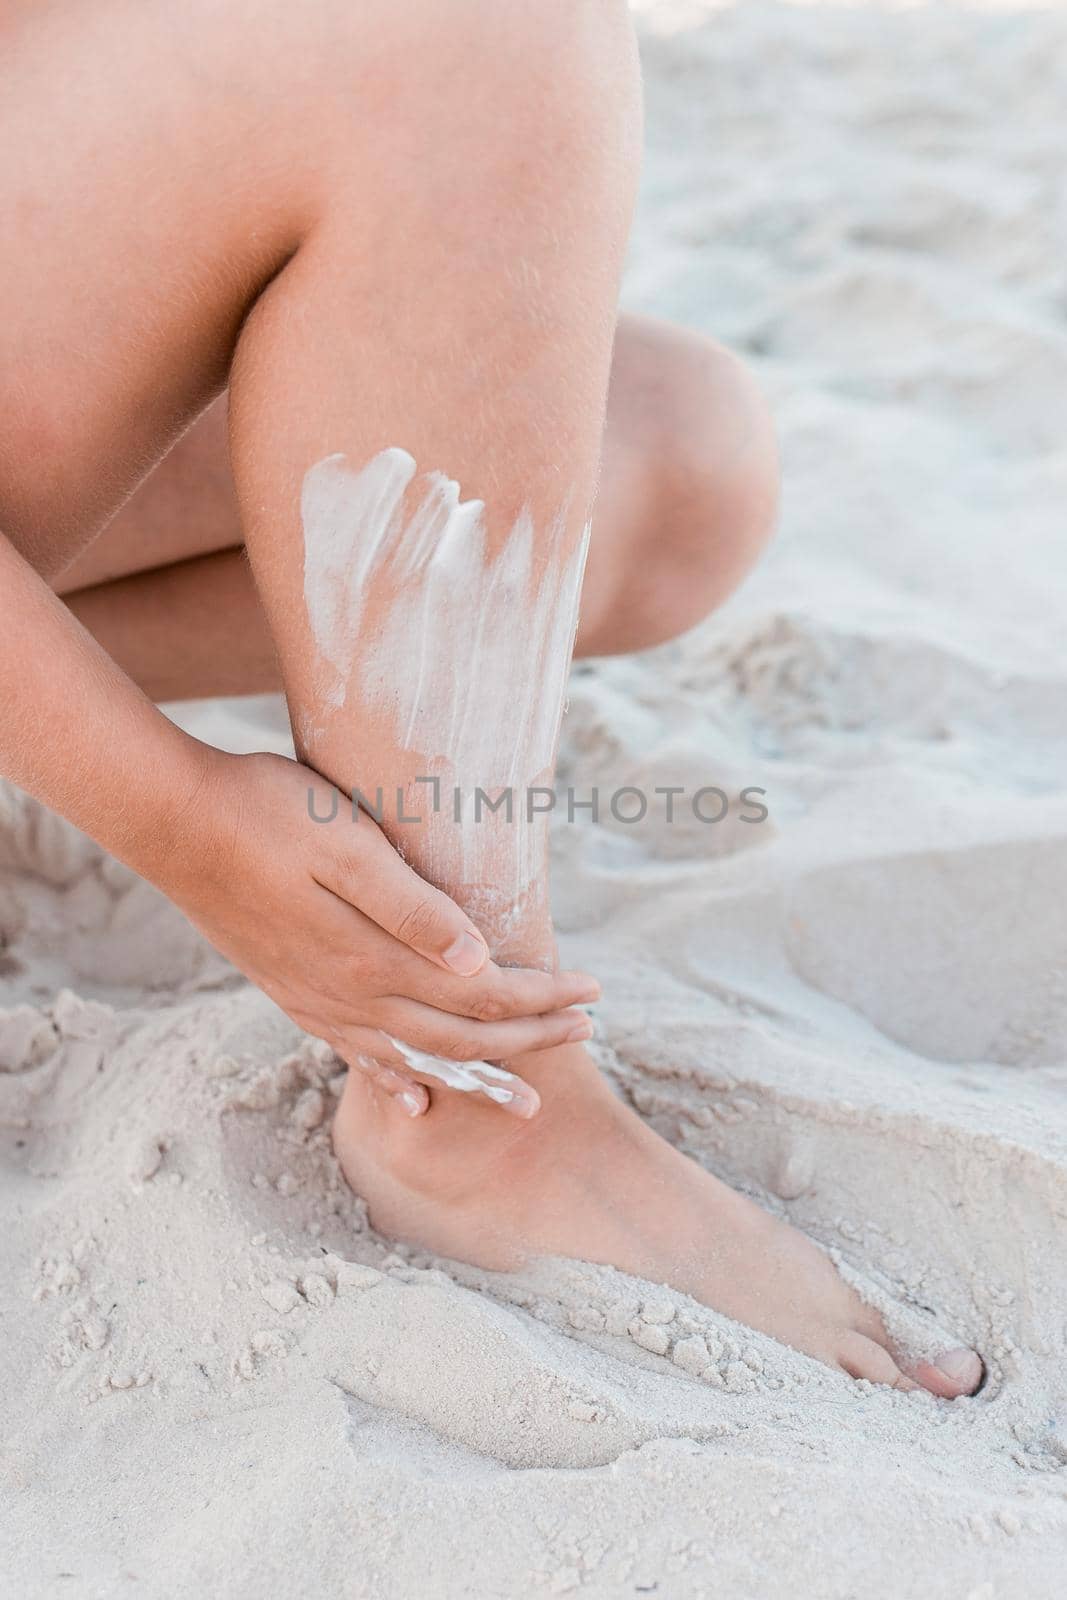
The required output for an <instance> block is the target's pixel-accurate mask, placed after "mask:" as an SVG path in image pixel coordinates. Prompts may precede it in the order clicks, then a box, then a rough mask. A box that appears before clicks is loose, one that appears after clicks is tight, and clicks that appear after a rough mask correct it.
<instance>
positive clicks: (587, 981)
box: [560, 972, 603, 1003]
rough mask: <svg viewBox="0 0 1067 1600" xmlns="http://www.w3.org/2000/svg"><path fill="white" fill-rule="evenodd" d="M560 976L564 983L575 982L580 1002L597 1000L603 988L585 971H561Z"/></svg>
mask: <svg viewBox="0 0 1067 1600" xmlns="http://www.w3.org/2000/svg"><path fill="white" fill-rule="evenodd" d="M560 978H561V980H562V981H563V982H564V983H576V984H578V986H579V997H580V1003H586V1002H591V1001H593V1000H599V999H600V997H601V994H602V993H603V990H602V989H601V987H600V985H599V983H598V982H597V981H596V979H595V978H591V977H590V976H589V974H588V973H587V972H561V973H560Z"/></svg>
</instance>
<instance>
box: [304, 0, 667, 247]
mask: <svg viewBox="0 0 1067 1600" xmlns="http://www.w3.org/2000/svg"><path fill="white" fill-rule="evenodd" d="M361 12H363V13H364V14H363V16H362V19H361V21H360V24H359V26H358V27H356V26H355V24H354V22H353V15H352V8H351V5H350V4H349V0H330V3H328V4H327V5H326V7H324V8H323V9H322V11H320V12H319V21H318V26H319V28H320V30H321V29H325V30H326V33H325V36H324V37H323V38H322V39H321V40H320V49H319V51H318V52H317V57H316V59H317V60H318V62H319V63H320V66H319V68H318V73H319V74H321V77H319V76H317V75H316V76H315V78H314V81H313V82H311V81H309V89H311V90H312V92H313V95H314V99H315V103H316V106H317V108H318V109H319V111H320V113H321V116H322V117H323V118H325V120H326V121H327V123H328V127H327V129H326V130H325V134H324V140H323V145H322V147H321V148H322V149H323V152H324V156H325V159H326V160H327V161H328V162H329V163H330V165H331V166H332V170H333V172H334V173H335V174H339V175H340V177H341V180H342V182H343V181H344V177H345V175H346V169H349V168H355V169H356V170H357V173H358V175H359V177H360V180H361V182H365V180H366V179H367V177H368V176H373V175H374V174H375V173H377V174H381V175H382V176H383V178H386V179H387V180H388V182H389V184H390V188H391V191H392V198H393V200H394V203H395V202H401V203H403V202H404V201H411V200H413V199H416V198H421V196H422V190H421V175H422V174H423V173H424V172H427V169H428V172H429V178H430V181H432V183H433V184H434V185H435V186H436V189H437V201H438V207H439V209H440V210H441V211H444V210H446V209H451V208H454V207H455V206H457V205H458V206H460V207H463V206H464V205H465V203H466V194H465V189H464V183H463V178H464V174H467V173H469V174H470V177H471V183H472V186H474V187H476V188H477V190H478V192H479V193H480V194H481V195H482V197H483V198H484V201H485V204H486V205H487V206H492V205H494V204H496V203H497V202H499V201H500V200H501V199H507V200H509V201H510V202H511V203H512V204H515V203H518V204H521V203H522V198H523V196H522V189H523V186H524V185H528V186H537V185H543V184H545V183H546V182H547V181H548V180H549V179H550V178H551V179H554V180H555V181H556V182H557V183H559V184H563V183H569V184H570V185H571V186H573V187H575V188H580V187H581V186H582V184H583V182H584V181H585V179H586V178H587V177H588V178H591V179H593V180H594V181H596V180H597V179H600V178H601V177H602V175H603V173H604V172H605V170H607V171H609V172H612V173H614V172H623V173H625V175H626V176H627V177H629V176H631V175H633V174H635V173H636V166H637V161H638V157H639V142H640V92H639V82H640V80H639V72H638V67H637V57H636V45H635V42H634V34H633V28H632V24H631V22H630V19H629V11H628V6H627V4H626V0H538V3H537V4H535V5H530V4H521V3H516V4H503V5H502V4H501V3H500V0H450V3H449V4H447V5H442V4H441V3H440V0H370V3H369V5H368V6H367V7H365V8H361ZM442 162H445V163H446V164H447V168H448V173H449V175H450V183H449V186H448V190H447V191H446V192H442V191H441V187H440V181H441V180H440V174H441V166H442ZM398 172H399V174H400V184H401V187H400V190H399V192H397V174H398ZM497 177H499V180H500V182H499V185H498V184H497V182H496V181H495V180H496V178H497ZM550 203H551V204H552V206H553V207H554V206H555V205H556V204H557V201H556V198H555V197H554V196H553V197H552V199H551V202H550ZM588 220H590V219H588V218H587V221H588Z"/></svg>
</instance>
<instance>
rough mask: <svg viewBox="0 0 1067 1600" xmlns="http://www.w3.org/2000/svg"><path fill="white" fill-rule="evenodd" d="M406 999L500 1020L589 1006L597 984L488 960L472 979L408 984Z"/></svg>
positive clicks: (566, 974)
mask: <svg viewBox="0 0 1067 1600" xmlns="http://www.w3.org/2000/svg"><path fill="white" fill-rule="evenodd" d="M394 981H395V980H394ZM397 987H398V988H399V987H400V985H399V984H398V985H397ZM408 997H410V998H412V999H418V1000H422V1001H424V1002H425V1003H427V1004H429V1005H432V1006H434V1007H435V1008H436V1009H437V1010H439V1011H449V1012H451V1013H452V1015H453V1016H457V1017H469V1018H470V1019H471V1020H472V1021H474V1022H503V1021H505V1020H507V1019H508V1018H511V1017H537V1016H542V1015H545V1014H547V1013H550V1012H553V1011H563V1010H565V1009H566V1008H567V1007H568V1006H580V1005H592V1004H593V1003H594V1002H595V1001H597V1000H599V999H600V985H599V984H598V983H597V981H596V979H595V978H590V977H589V976H588V974H587V973H584V972H556V973H552V972H538V971H536V970H535V969H533V968H527V967H498V966H497V965H496V963H495V962H489V963H488V965H487V966H486V967H485V968H484V970H483V971H482V972H480V973H479V974H478V976H477V978H475V979H474V980H473V981H472V980H470V979H464V980H463V981H462V982H460V981H457V980H454V979H451V978H444V977H442V978H438V977H437V975H436V974H434V975H433V978H432V981H431V982H430V983H418V984H412V985H411V986H410V988H408V989H407V990H406V993H405V995H404V998H408ZM398 998H399V997H398Z"/></svg>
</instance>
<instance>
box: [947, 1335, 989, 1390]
mask: <svg viewBox="0 0 1067 1600" xmlns="http://www.w3.org/2000/svg"><path fill="white" fill-rule="evenodd" d="M937 1367H938V1370H939V1371H941V1372H943V1373H944V1374H945V1377H946V1378H948V1379H949V1380H950V1381H951V1382H952V1383H960V1384H962V1385H963V1386H964V1388H965V1389H968V1390H971V1389H976V1388H977V1387H978V1382H979V1379H980V1378H981V1376H982V1358H981V1357H980V1356H979V1355H977V1354H976V1353H975V1351H973V1350H968V1349H967V1348H966V1347H965V1346H964V1345H960V1346H959V1347H958V1348H957V1349H955V1350H946V1351H945V1353H944V1355H943V1356H938V1358H937Z"/></svg>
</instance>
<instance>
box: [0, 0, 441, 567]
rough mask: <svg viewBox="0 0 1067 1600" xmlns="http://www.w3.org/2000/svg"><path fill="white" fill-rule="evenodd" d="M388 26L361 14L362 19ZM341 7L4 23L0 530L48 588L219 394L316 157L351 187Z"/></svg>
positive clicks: (350, 96) (313, 202) (207, 1)
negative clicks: (5, 244)
mask: <svg viewBox="0 0 1067 1600" xmlns="http://www.w3.org/2000/svg"><path fill="white" fill-rule="evenodd" d="M394 3H395V5H396V9H397V10H400V11H407V10H409V9H410V7H411V4H413V0H394ZM389 10H390V8H389V6H388V4H387V3H386V0H365V3H364V5H363V6H361V7H360V8H359V15H360V17H362V16H363V14H364V13H367V12H369V13H371V14H372V16H373V14H375V13H378V12H381V13H382V18H384V17H385V16H386V14H388V13H389ZM355 12H356V8H355V7H353V6H351V4H342V3H341V0H316V3H314V4H309V5H307V6H294V5H292V4H291V0H257V4H256V6H255V7H247V6H240V5H232V4H228V3H227V4H222V5H219V4H218V0H182V4H181V5H180V6H175V5H173V4H171V3H170V0H57V3H56V4H52V5H49V6H47V7H42V6H40V5H37V4H34V3H29V0H22V3H19V0H16V3H15V5H14V6H13V8H10V9H5V13H4V19H3V21H2V22H0V151H2V152H5V155H4V156H3V157H2V158H0V214H3V216H4V217H5V218H6V219H14V227H13V228H12V231H11V232H10V233H9V241H10V240H11V239H12V238H14V240H15V241H16V245H15V247H14V248H8V249H7V250H5V251H4V252H3V253H2V254H0V304H2V305H3V306H4V307H5V315H4V317H3V319H2V320H0V530H2V532H3V533H4V534H6V535H7V536H8V537H9V538H10V539H11V540H12V542H13V543H14V544H15V545H16V547H17V548H18V549H19V550H20V551H21V552H22V553H23V554H24V555H26V556H27V558H28V559H30V560H31V561H33V563H34V564H35V565H36V566H37V567H38V569H39V570H41V571H42V572H44V573H46V574H47V575H49V576H54V575H55V574H56V573H57V572H59V571H60V570H62V568H64V567H65V566H66V565H68V564H69V562H70V561H71V560H72V559H73V558H74V556H75V555H76V554H77V553H78V551H79V550H80V549H81V548H83V547H84V545H85V544H86V543H87V542H88V540H89V539H91V538H92V536H93V534H94V533H95V532H97V531H98V530H99V528H100V527H101V526H102V525H103V524H104V523H105V522H106V521H107V520H108V519H109V518H110V517H111V516H112V515H113V514H114V512H115V510H116V508H117V507H118V506H120V505H121V504H122V503H123V502H124V501H125V500H126V499H127V497H128V496H129V495H130V493H131V491H132V490H133V489H134V488H135V487H136V485H137V484H138V483H139V482H140V481H141V479H142V478H143V477H144V476H145V474H146V473H147V472H148V471H150V470H151V468H152V467H153V466H154V465H155V464H156V462H158V461H159V460H160V458H161V457H162V456H163V454H164V453H165V452H166V450H167V449H168V447H169V446H170V445H171V444H172V443H173V442H174V440H175V439H176V438H177V437H179V435H180V434H181V432H182V431H183V430H184V429H185V428H186V427H187V426H188V424H189V422H190V420H191V419H192V418H193V417H195V416H196V415H198V413H199V412H200V411H202V410H203V408H204V407H205V405H207V404H208V402H209V401H210V400H211V399H212V397H213V396H214V395H216V394H217V393H218V392H219V391H221V390H222V388H223V387H224V386H225V384H226V381H227V376H228V371H229V365H230V360H231V357H232V352H233V348H234V345H235V341H236V338H237V335H238V332H239V330H240V329H241V326H242V324H243V321H244V319H245V317H246V314H247V312H248V310H249V308H250V306H251V305H252V304H253V302H254V301H255V300H256V298H257V297H258V296H259V294H260V292H261V290H262V289H263V288H264V286H265V285H266V284H268V283H269V282H270V281H271V280H272V278H273V277H274V276H275V275H276V274H277V273H278V272H279V271H280V270H281V268H282V267H283V266H284V265H285V263H286V261H287V260H289V259H290V257H291V256H292V255H293V253H294V252H295V251H296V250H297V249H298V247H299V245H300V243H301V241H302V240H303V239H304V237H306V235H307V234H308V233H309V232H310V231H311V230H312V229H313V227H314V225H315V221H316V207H317V206H318V205H319V203H320V197H321V195H322V193H323V191H324V189H325V188H327V187H328V186H329V181H330V177H329V173H330V163H331V159H332V160H333V162H334V164H335V165H336V164H338V163H339V162H340V161H342V160H343V161H344V164H345V171H346V173H351V171H352V168H353V164H354V163H353V158H352V154H351V147H352V144H353V142H354V141H353V128H352V123H353V111H352V102H353V100H358V98H359V96H360V94H361V92H369V90H368V86H367V83H363V82H361V81H360V73H361V72H365V74H366V75H367V76H368V79H370V78H373V75H374V73H375V71H376V70H378V64H376V61H375V59H374V55H373V51H371V52H370V55H369V59H368V60H367V61H366V62H364V61H363V56H364V55H365V54H367V52H366V51H365V50H364V48H363V46H362V45H361V43H360V40H361V39H362V37H363V30H362V29H360V30H359V38H355V37H354V36H355V35H356V32H357V20H358V19H357V17H356V16H355V15H354V13H355ZM382 18H379V20H382ZM345 91H347V93H346V92H345ZM371 120H372V119H371ZM369 137H370V135H369V134H368V139H369ZM357 142H358V141H357ZM362 159H364V160H366V161H368V162H369V160H370V156H369V154H368V155H366V156H365V157H363V158H362Z"/></svg>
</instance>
